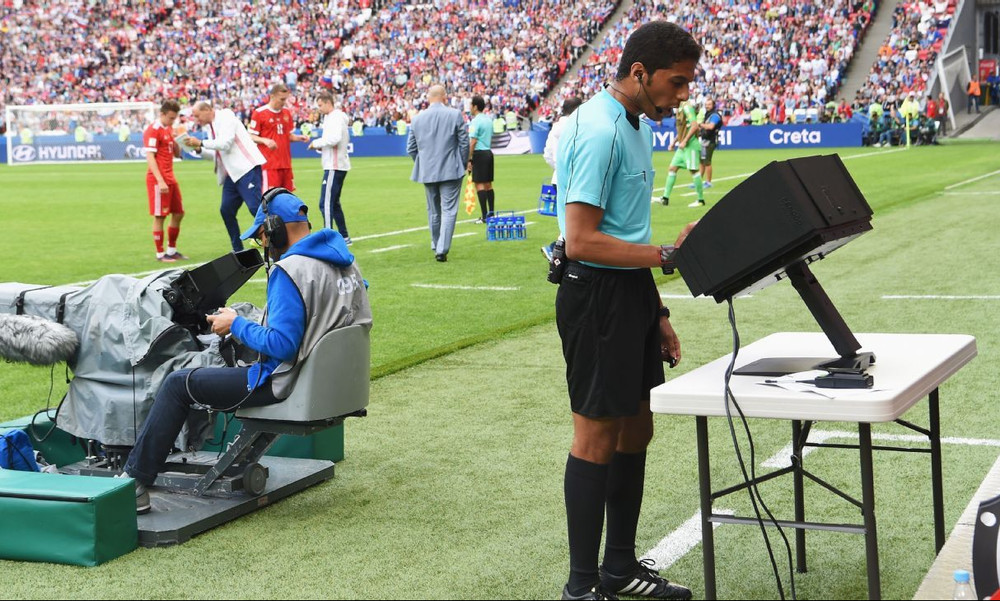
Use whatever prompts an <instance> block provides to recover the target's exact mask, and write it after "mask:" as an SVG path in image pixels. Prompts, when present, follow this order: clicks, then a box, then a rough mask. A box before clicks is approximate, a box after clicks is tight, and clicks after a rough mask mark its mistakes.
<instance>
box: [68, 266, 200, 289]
mask: <svg viewBox="0 0 1000 601" xmlns="http://www.w3.org/2000/svg"><path fill="white" fill-rule="evenodd" d="M202 265H204V263H185V264H184V265H178V266H176V267H161V268H159V269H150V270H149V271H138V272H136V273H125V274H121V275H124V276H126V277H130V278H139V277H142V276H145V275H152V274H154V273H161V272H164V271H170V270H171V269H194V268H195V267H201V266H202ZM96 281H97V280H84V281H82V282H73V283H71V284H60V286H89V285H91V284H93V283H94V282H96Z"/></svg>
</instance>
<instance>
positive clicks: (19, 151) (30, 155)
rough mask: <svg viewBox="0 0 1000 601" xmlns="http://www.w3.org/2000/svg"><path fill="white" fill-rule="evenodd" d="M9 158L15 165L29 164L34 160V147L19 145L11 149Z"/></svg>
mask: <svg viewBox="0 0 1000 601" xmlns="http://www.w3.org/2000/svg"><path fill="white" fill-rule="evenodd" d="M10 158H11V160H12V161H13V162H15V163H30V162H32V161H34V160H35V147H34V146H28V145H27V144H20V145H18V146H15V147H14V148H13V149H11V152H10Z"/></svg>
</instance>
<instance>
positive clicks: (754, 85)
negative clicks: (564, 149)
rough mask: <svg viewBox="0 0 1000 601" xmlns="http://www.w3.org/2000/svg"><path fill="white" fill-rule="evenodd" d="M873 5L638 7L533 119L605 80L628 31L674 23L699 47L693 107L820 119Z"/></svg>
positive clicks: (750, 2)
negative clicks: (707, 101) (707, 103)
mask: <svg viewBox="0 0 1000 601" xmlns="http://www.w3.org/2000/svg"><path fill="white" fill-rule="evenodd" d="M876 5H877V2H876V1H875V0H867V1H849V0H832V1H826V0H793V1H791V2H768V1H763V2H762V1H759V0H697V1H696V0H681V1H679V2H670V3H666V2H660V1H656V0H639V1H637V2H636V3H635V5H634V6H633V7H632V9H631V10H630V11H629V12H628V14H626V15H624V17H623V18H622V19H621V20H620V21H619V22H618V23H617V24H616V25H615V27H614V28H613V30H612V31H610V32H609V33H608V35H607V37H606V38H605V39H604V40H603V42H602V43H601V45H600V46H599V47H598V48H597V49H595V52H594V53H593V54H592V55H591V57H590V60H589V62H588V64H587V65H586V66H584V67H582V68H581V69H580V71H579V72H578V74H577V75H576V76H575V77H573V78H572V80H571V81H568V82H567V83H566V85H564V86H563V88H561V93H560V94H558V95H556V96H558V97H553V98H551V99H550V101H549V102H547V103H546V105H545V107H544V109H543V111H540V115H542V116H550V115H553V114H554V113H555V111H556V107H558V106H559V105H561V103H562V101H563V99H564V98H566V97H569V96H581V97H583V98H588V97H590V96H591V95H593V94H594V93H596V92H597V91H599V90H600V89H601V87H602V86H603V85H604V83H605V82H608V81H611V80H612V79H613V78H614V74H615V71H616V69H617V65H618V61H619V59H620V57H621V49H622V47H623V46H624V44H625V39H626V38H627V37H628V34H629V32H630V31H632V30H633V29H634V28H635V27H636V26H638V25H639V24H641V23H643V22H646V21H648V20H651V19H666V20H670V21H674V22H676V23H678V24H679V25H681V26H683V27H685V28H686V29H688V30H689V31H691V32H692V33H693V34H694V36H695V38H696V39H697V40H698V41H700V42H701V44H702V45H703V46H704V47H705V55H704V56H703V58H702V61H701V63H700V67H701V70H700V72H699V74H698V75H699V77H698V79H697V81H696V82H695V84H694V85H693V86H692V94H691V96H692V98H693V99H694V100H695V101H696V102H698V103H699V104H701V103H702V101H703V100H704V98H706V97H713V98H714V99H716V100H717V102H719V104H720V107H721V108H722V109H723V112H724V113H725V114H727V116H730V115H732V114H735V115H737V117H739V116H740V115H743V114H747V115H748V114H749V112H750V111H751V110H752V109H753V107H754V106H758V107H760V108H762V109H764V110H768V109H770V108H771V107H776V108H777V109H778V110H776V111H775V112H774V115H771V117H773V118H772V121H778V122H785V121H790V120H792V119H793V117H792V116H791V115H793V114H794V112H795V110H796V109H799V108H801V109H802V110H803V111H805V110H809V109H810V108H813V109H817V110H818V114H820V115H821V114H823V111H822V110H821V107H825V105H826V104H827V102H828V101H830V100H831V99H833V98H834V95H835V93H836V91H837V89H838V87H839V85H840V83H841V78H842V75H843V72H844V70H845V68H846V66H847V64H848V62H849V61H850V59H851V57H852V56H853V54H854V50H855V48H856V47H857V45H858V42H859V41H860V39H861V37H862V36H863V34H864V32H865V31H866V29H867V27H868V24H869V23H870V21H871V17H872V13H873V11H874V10H875V7H876ZM734 124H735V123H734Z"/></svg>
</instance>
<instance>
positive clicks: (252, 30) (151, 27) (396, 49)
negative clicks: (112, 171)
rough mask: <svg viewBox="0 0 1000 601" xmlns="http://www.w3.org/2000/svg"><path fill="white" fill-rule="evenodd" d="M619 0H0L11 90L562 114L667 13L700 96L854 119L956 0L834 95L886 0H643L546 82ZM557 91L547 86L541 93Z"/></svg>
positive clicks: (375, 113) (898, 30) (740, 106)
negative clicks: (684, 39) (447, 99)
mask: <svg viewBox="0 0 1000 601" xmlns="http://www.w3.org/2000/svg"><path fill="white" fill-rule="evenodd" d="M618 2H619V0H579V1H575V2H565V1H559V0H425V1H423V2H403V1H392V0H326V1H319V0H312V1H310V0H262V1H261V2H249V1H248V0H166V1H165V2H159V3H154V2H146V1H143V0H108V1H103V2H93V1H90V0H54V1H48V2H42V1H39V0H0V84H2V89H3V94H2V97H0V113H2V107H3V104H4V103H7V104H38V103H73V102H100V101H112V102H113V101H130V100H144V101H153V102H159V101H160V100H161V99H163V98H174V99H177V100H178V101H180V103H181V104H182V106H184V105H186V104H190V103H192V102H194V101H195V100H198V99H210V100H213V101H215V102H217V103H218V104H220V105H222V106H225V107H227V108H231V109H233V110H234V111H235V112H236V113H237V114H238V115H240V116H241V117H243V118H244V119H246V118H248V117H249V114H250V113H251V112H252V111H253V109H254V108H256V107H257V106H260V105H261V104H263V103H264V102H266V100H267V89H268V88H269V87H270V86H271V85H272V84H274V83H276V82H278V81H281V82H284V83H285V84H286V85H288V86H289V88H290V89H291V90H292V91H293V97H292V101H291V102H290V104H289V108H291V109H292V110H293V113H294V114H295V117H296V120H297V121H298V122H300V123H301V122H305V121H310V120H314V118H315V115H314V114H313V107H312V104H313V103H312V99H313V97H314V96H315V94H316V92H318V91H319V90H320V89H327V90H330V91H333V92H335V93H336V94H337V95H338V97H339V98H340V99H341V100H342V104H343V108H344V110H345V112H346V113H347V114H348V115H350V116H351V119H352V121H357V122H360V124H361V125H364V126H368V127H376V126H377V127H386V128H387V129H394V128H395V126H396V123H397V122H398V121H399V120H400V119H402V120H405V121H408V120H409V119H410V118H411V117H412V116H413V114H415V112H416V111H417V110H418V109H420V108H421V106H422V102H423V94H424V92H425V90H426V88H427V86H428V85H429V83H430V82H431V81H434V82H440V83H443V84H444V85H445V86H446V88H447V89H448V90H449V92H450V94H451V102H452V103H453V104H454V105H455V106H457V107H459V108H467V106H465V105H467V103H468V99H469V98H471V96H472V95H474V94H478V95H481V96H483V97H484V98H485V99H486V100H487V103H488V105H489V110H490V112H492V113H493V114H495V115H501V114H505V113H513V114H517V115H521V116H527V115H529V114H531V113H532V111H534V110H535V109H538V113H537V116H538V117H539V118H541V119H542V120H551V119H554V118H555V117H556V116H557V114H558V112H557V109H558V107H559V106H561V104H562V102H563V100H564V99H565V98H566V97H569V96H580V97H583V98H589V97H590V96H592V95H593V94H594V93H596V92H597V91H599V90H600V89H601V87H602V86H603V85H604V84H605V83H606V82H609V81H611V80H612V79H613V78H614V75H615V71H616V69H617V65H618V61H619V59H620V58H621V49H622V48H623V47H624V44H625V39H626V37H627V36H628V34H629V32H631V31H632V30H633V29H634V28H635V27H637V26H638V25H639V24H641V23H643V22H646V21H649V20H652V19H667V20H671V21H674V22H677V23H678V24H680V25H682V26H683V27H685V28H687V29H689V30H690V31H692V33H693V34H694V35H695V37H696V38H697V39H698V40H699V41H700V42H701V43H702V45H703V46H704V47H705V55H704V57H703V59H702V62H701V64H700V67H699V73H698V78H697V81H696V82H695V83H694V85H693V86H692V99H693V100H694V101H695V102H697V103H698V104H699V105H700V104H702V103H703V101H704V99H705V98H708V97H712V98H714V99H716V101H717V102H718V103H719V105H720V108H721V109H722V112H723V114H724V115H725V116H726V119H727V123H728V124H729V125H736V124H740V123H763V122H771V123H784V122H804V121H805V122H827V121H847V120H850V119H851V118H853V117H854V116H855V115H857V114H859V113H860V114H865V115H866V114H868V112H869V107H870V105H872V104H873V103H878V104H880V105H882V106H883V107H884V108H886V109H888V112H889V113H890V114H891V113H892V112H893V110H894V109H895V108H896V107H897V106H898V104H900V103H901V102H902V100H903V98H904V96H905V94H906V93H908V92H915V93H916V94H917V97H918V99H921V98H922V95H923V92H924V90H925V88H926V86H927V80H928V77H929V75H930V73H931V69H932V67H933V63H934V60H935V57H936V55H937V53H938V51H939V50H940V47H941V43H942V41H943V38H944V36H945V34H946V33H947V28H948V25H949V23H950V19H951V17H952V14H953V13H954V10H955V6H954V3H955V0H908V1H905V2H902V3H900V4H898V5H897V6H896V7H895V10H894V12H893V15H892V18H893V29H892V31H891V33H890V35H889V36H888V37H887V38H886V40H884V42H883V43H882V45H881V47H880V49H879V57H878V59H877V61H876V63H875V64H874V65H873V66H872V69H871V73H870V74H869V77H868V80H867V81H866V83H865V85H864V86H863V87H862V88H861V90H860V91H859V92H858V95H857V97H856V98H854V99H853V104H850V105H849V104H847V103H846V102H844V100H843V99H839V98H838V97H837V96H836V94H837V91H838V88H839V86H840V83H841V77H842V74H843V72H844V69H845V67H846V65H847V64H848V61H850V59H851V57H852V56H853V54H854V51H855V48H856V47H857V45H858V43H859V41H860V39H861V38H862V36H863V35H864V33H865V31H866V28H867V26H868V24H869V22H870V20H871V18H872V13H873V11H874V10H875V8H876V6H877V4H878V1H877V0H863V1H862V0H790V1H787V2H774V1H766V0H765V1H761V0H679V1H677V2H666V1H664V0H638V1H637V2H635V4H634V5H633V6H632V8H631V9H630V10H629V11H627V13H626V14H624V15H623V16H622V18H621V20H620V21H619V22H618V23H616V24H615V25H614V26H613V27H612V28H611V29H610V31H608V32H607V35H606V36H605V38H604V39H603V41H602V42H601V44H600V45H599V47H597V48H595V49H594V52H593V54H592V55H591V57H590V59H589V60H588V62H587V64H586V65H583V66H581V68H580V69H579V71H578V72H577V73H576V74H575V75H573V76H572V77H570V78H569V79H568V80H566V81H565V82H564V84H565V85H563V86H562V87H561V89H560V93H559V94H550V92H551V90H552V89H553V87H554V86H555V85H556V83H557V82H559V81H560V79H562V78H563V76H564V75H565V74H566V72H567V70H568V69H570V68H571V67H572V65H573V63H574V61H575V60H576V59H577V58H578V57H579V55H580V54H581V53H582V52H583V50H584V48H585V47H587V46H588V45H589V44H590V42H591V41H592V40H594V38H595V36H596V35H597V33H598V32H599V31H600V29H601V27H602V26H603V25H604V23H605V22H606V20H607V19H608V17H609V16H610V15H611V14H612V12H613V11H614V10H615V8H616V7H617V5H618ZM547 96H548V98H547V99H546V97H547Z"/></svg>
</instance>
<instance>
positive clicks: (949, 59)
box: [935, 46, 972, 131]
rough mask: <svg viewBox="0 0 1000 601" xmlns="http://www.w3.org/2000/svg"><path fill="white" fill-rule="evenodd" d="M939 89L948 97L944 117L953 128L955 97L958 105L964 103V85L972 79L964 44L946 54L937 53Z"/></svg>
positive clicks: (953, 128) (936, 66)
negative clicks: (946, 110)
mask: <svg viewBox="0 0 1000 601" xmlns="http://www.w3.org/2000/svg"><path fill="white" fill-rule="evenodd" d="M935 68H936V71H937V76H938V81H939V82H940V84H941V91H943V92H944V95H945V97H947V98H948V114H947V115H945V118H946V119H948V121H949V123H950V124H951V129H952V131H954V130H955V98H959V99H960V101H959V106H962V105H963V104H964V103H965V86H966V85H968V83H969V81H970V80H971V79H972V72H971V71H970V70H969V55H968V53H967V52H966V51H965V46H959V47H958V48H955V49H954V50H952V51H950V52H948V53H947V54H943V55H939V56H938V59H937V61H936V64H935Z"/></svg>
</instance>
